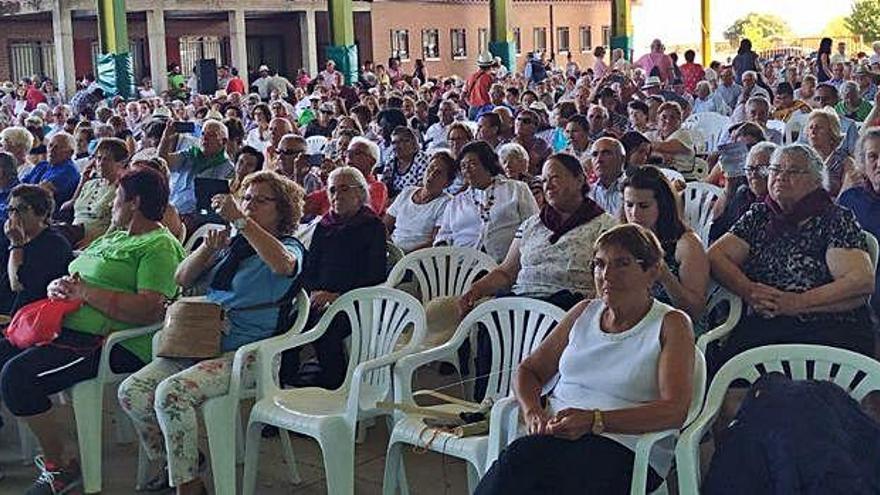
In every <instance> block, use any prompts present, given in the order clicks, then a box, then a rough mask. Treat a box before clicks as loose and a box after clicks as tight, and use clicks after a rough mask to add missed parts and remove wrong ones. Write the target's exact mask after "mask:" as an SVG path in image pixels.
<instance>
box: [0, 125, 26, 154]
mask: <svg viewBox="0 0 880 495" xmlns="http://www.w3.org/2000/svg"><path fill="white" fill-rule="evenodd" d="M0 138H2V139H3V146H4V147H6V149H9V148H18V149H21V150H24V151H25V152H27V151H29V150H30V149H31V148H33V147H34V135H33V134H31V131H29V130H27V129H25V128H24V127H19V126H14V127H7V128H6V129H3V131H2V132H0Z"/></svg>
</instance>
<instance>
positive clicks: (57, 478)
mask: <svg viewBox="0 0 880 495" xmlns="http://www.w3.org/2000/svg"><path fill="white" fill-rule="evenodd" d="M34 464H36V466H37V468H38V469H39V470H40V475H39V476H38V477H37V479H36V480H35V481H34V484H33V485H31V487H30V488H28V490H27V491H26V492H24V494H25V495H63V494H72V493H73V490H74V489H76V488H77V487H79V486H80V485H82V476H81V475H80V472H79V467H77V466H73V467H70V468H67V469H62V468H61V466H59V465H57V464H55V463H54V462H52V461H49V460H47V459H45V458H43V456H42V455H38V456H37V457H34Z"/></svg>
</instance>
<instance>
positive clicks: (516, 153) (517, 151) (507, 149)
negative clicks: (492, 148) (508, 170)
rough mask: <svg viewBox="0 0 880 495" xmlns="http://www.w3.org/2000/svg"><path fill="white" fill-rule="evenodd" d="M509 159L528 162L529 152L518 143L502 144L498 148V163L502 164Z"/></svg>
mask: <svg viewBox="0 0 880 495" xmlns="http://www.w3.org/2000/svg"><path fill="white" fill-rule="evenodd" d="M510 158H518V159H520V160H523V161H525V162H528V161H529V152H528V151H526V149H525V148H523V147H522V145H521V144H519V143H504V144H502V145H501V147H500V148H498V161H500V162H501V163H504V162H505V161H507V160H508V159H510Z"/></svg>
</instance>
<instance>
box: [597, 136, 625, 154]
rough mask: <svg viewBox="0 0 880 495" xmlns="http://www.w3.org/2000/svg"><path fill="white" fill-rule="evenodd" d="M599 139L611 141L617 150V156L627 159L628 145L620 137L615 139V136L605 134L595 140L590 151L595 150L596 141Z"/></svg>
mask: <svg viewBox="0 0 880 495" xmlns="http://www.w3.org/2000/svg"><path fill="white" fill-rule="evenodd" d="M599 141H606V142H610V143H611V144H612V145H613V146H614V150H615V151H617V156H618V157H619V158H620V159H622V160H625V159H626V147H625V146H624V145H623V143H621V142H620V140H619V139H615V138H613V137H607V136H604V137H600V138H599V139H597V140H595V141H593V144H591V145H590V153H592V152H593V150H594V149H595V148H596V143H598V142H599Z"/></svg>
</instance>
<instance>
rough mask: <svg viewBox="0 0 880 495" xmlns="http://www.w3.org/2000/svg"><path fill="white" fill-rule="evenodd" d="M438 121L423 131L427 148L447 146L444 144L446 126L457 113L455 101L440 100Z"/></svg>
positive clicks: (429, 149) (453, 119)
mask: <svg viewBox="0 0 880 495" xmlns="http://www.w3.org/2000/svg"><path fill="white" fill-rule="evenodd" d="M438 113H439V114H440V122H437V123H435V124H434V125H432V126H431V127H428V130H427V131H425V140H424V142H425V144H426V145H427V150H428V151H431V150H434V149H437V148H447V147H449V145H448V144H446V128H447V127H449V125H450V124H452V123H453V122H454V121H455V115H456V114H457V113H458V109H457V108H456V104H455V102H453V101H452V100H443V101H442V102H440V110H439V112H438Z"/></svg>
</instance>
